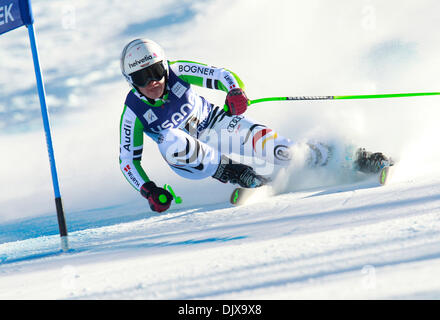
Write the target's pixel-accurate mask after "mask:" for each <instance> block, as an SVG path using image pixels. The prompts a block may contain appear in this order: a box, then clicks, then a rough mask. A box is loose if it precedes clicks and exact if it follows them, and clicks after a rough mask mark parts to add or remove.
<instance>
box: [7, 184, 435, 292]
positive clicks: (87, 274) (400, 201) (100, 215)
mask: <svg viewBox="0 0 440 320" xmlns="http://www.w3.org/2000/svg"><path fill="white" fill-rule="evenodd" d="M439 182H440V181H439V179H438V178H437V179H427V180H420V181H414V180H407V181H400V182H395V183H392V184H390V185H388V186H385V187H377V186H376V185H377V183H376V181H372V180H367V181H363V182H358V183H355V184H346V185H344V186H339V187H336V186H333V187H327V188H313V189H309V190H306V191H297V192H293V193H288V194H283V195H278V196H275V197H273V198H264V197H261V195H260V196H259V197H258V199H256V200H255V199H254V203H251V204H248V205H246V206H243V207H230V206H229V205H227V204H217V205H207V206H201V207H199V206H196V207H193V208H191V209H184V210H178V208H177V206H175V209H173V210H171V211H170V212H168V213H163V214H153V213H145V210H143V209H142V208H133V207H132V206H131V207H130V206H128V205H126V206H119V207H113V208H105V209H102V210H100V211H90V212H78V213H75V215H76V216H77V217H78V218H77V220H76V221H70V223H69V225H70V228H71V232H70V246H71V251H70V252H67V253H60V249H59V245H60V244H59V241H60V240H59V236H58V235H56V230H55V229H56V226H55V224H54V223H53V222H49V219H48V218H38V219H34V220H27V221H23V222H21V223H15V224H10V225H3V226H1V229H0V230H1V231H2V232H1V233H2V237H3V239H2V241H3V243H2V244H1V245H0V259H1V261H2V262H1V264H0V288H1V289H0V298H1V299H438V298H440V280H439V277H438V270H439V268H440V219H439V217H440V183H439ZM122 213H123V216H124V219H121V214H122ZM91 220H92V221H91ZM35 229H39V230H40V233H42V235H39V236H37V235H35V234H34V233H35ZM18 232H20V233H21V234H25V235H26V234H27V235H26V236H25V237H24V238H25V239H22V240H15V239H14V237H16V238H17V237H18V236H17V233H18ZM14 240H15V241H14Z"/></svg>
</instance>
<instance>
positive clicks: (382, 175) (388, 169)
mask: <svg viewBox="0 0 440 320" xmlns="http://www.w3.org/2000/svg"><path fill="white" fill-rule="evenodd" d="M393 169H394V165H387V166H385V167H383V168H382V169H380V171H379V184H380V185H382V186H384V185H386V184H387V183H388V182H389V180H390V177H391V175H392V173H393Z"/></svg>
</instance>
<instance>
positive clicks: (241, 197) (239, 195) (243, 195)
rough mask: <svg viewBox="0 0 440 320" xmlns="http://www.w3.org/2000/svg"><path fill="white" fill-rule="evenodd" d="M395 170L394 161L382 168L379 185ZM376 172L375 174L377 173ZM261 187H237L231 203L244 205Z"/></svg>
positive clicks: (378, 178)
mask: <svg viewBox="0 0 440 320" xmlns="http://www.w3.org/2000/svg"><path fill="white" fill-rule="evenodd" d="M393 170H394V163H393V162H392V163H391V164H389V165H388V164H387V165H386V166H384V167H383V168H382V169H380V170H379V173H378V174H377V173H376V174H377V181H378V182H379V186H385V185H386V184H387V183H389V182H390V179H391V176H392V174H393ZM376 174H374V175H376ZM258 190H259V188H251V189H247V188H241V187H238V188H235V189H234V190H233V191H232V193H231V196H230V200H229V201H230V203H231V204H232V205H233V206H242V205H244V204H245V203H246V202H247V200H249V198H250V197H251V196H252V195H253V194H255V192H257V191H258Z"/></svg>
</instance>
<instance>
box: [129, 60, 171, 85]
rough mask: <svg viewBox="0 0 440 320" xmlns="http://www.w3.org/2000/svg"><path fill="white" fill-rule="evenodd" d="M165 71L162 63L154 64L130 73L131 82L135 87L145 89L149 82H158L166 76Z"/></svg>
mask: <svg viewBox="0 0 440 320" xmlns="http://www.w3.org/2000/svg"><path fill="white" fill-rule="evenodd" d="M166 73H167V71H166V69H165V67H164V65H163V63H162V61H160V62H156V63H155V64H152V65H151V66H149V67H147V68H144V69H141V70H138V71H136V72H133V73H130V74H129V76H130V77H131V81H132V82H133V84H134V85H135V86H137V87H145V86H146V85H147V84H148V83H150V81H159V80H160V79H162V78H163V77H164V76H165V75H166Z"/></svg>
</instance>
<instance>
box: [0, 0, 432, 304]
mask: <svg viewBox="0 0 440 320" xmlns="http://www.w3.org/2000/svg"><path fill="white" fill-rule="evenodd" d="M403 4H404V5H403ZM32 5H33V8H34V14H35V20H36V31H37V35H38V41H39V48H40V58H41V63H42V69H43V72H44V76H45V81H46V89H47V95H48V97H49V99H48V105H49V112H50V115H51V124H52V133H53V140H54V149H55V158H56V161H57V167H58V171H59V178H60V187H61V193H62V196H63V202H64V206H65V212H66V219H67V226H68V230H69V247H70V250H69V251H68V252H62V251H61V250H60V237H59V235H58V226H57V221H56V214H55V210H54V203H53V191H52V186H51V180H50V170H49V165H48V160H47V152H46V149H45V142H44V133H43V131H42V125H41V118H40V115H39V114H38V111H39V106H38V101H37V99H36V97H35V88H34V82H33V79H34V75H33V69H32V64H31V59H30V53H29V50H28V41H27V39H26V37H27V35H26V30H24V28H22V29H17V30H15V31H13V32H11V33H8V34H5V35H2V37H1V38H0V43H1V45H0V57H1V59H0V71H1V72H2V74H1V76H0V97H1V101H2V102H1V105H0V130H1V131H0V145H1V146H2V149H3V150H4V151H5V152H4V154H5V156H3V157H2V159H0V161H1V163H0V176H1V177H2V179H1V180H2V182H1V183H0V186H1V193H0V299H153V300H159V299H161V300H162V299H163V300H165V299H209V300H211V299H439V298H440V280H439V279H440V277H439V276H438V275H439V271H438V270H440V249H439V248H440V243H439V242H440V232H439V231H440V170H439V169H438V161H439V160H440V150H438V148H436V146H437V144H438V143H437V137H438V135H439V129H438V124H437V119H438V117H439V115H440V114H439V111H438V98H436V97H418V98H408V99H383V100H382V99H381V100H380V101H378V100H369V101H338V102H336V101H331V102H322V101H316V102H304V103H302V102H301V103H299V102H282V103H265V104H263V103H262V104H259V105H255V106H252V107H251V108H249V110H248V113H247V114H248V115H249V116H250V117H251V118H255V119H259V120H261V121H263V119H264V122H265V123H266V124H267V125H269V126H271V127H272V128H274V129H276V130H277V132H279V133H280V134H282V135H286V136H289V137H291V138H292V139H297V140H303V139H305V138H313V139H317V140H320V139H323V138H326V140H331V141H333V142H336V143H337V144H343V143H345V142H346V141H347V140H349V141H350V142H353V141H354V142H355V143H356V144H359V145H362V146H364V147H366V148H367V149H369V150H374V151H376V150H377V151H383V152H385V153H387V154H389V155H391V156H393V157H395V158H396V159H398V160H399V162H398V165H397V166H396V170H395V173H394V174H393V177H392V180H391V182H390V184H388V185H387V186H384V187H378V186H377V182H376V181H375V179H367V180H356V181H354V180H352V181H350V180H349V181H347V180H343V179H342V178H340V177H338V175H337V173H336V171H334V168H333V169H332V170H330V171H329V172H326V171H325V170H319V171H316V172H314V173H313V172H303V171H302V170H298V169H297V168H294V170H292V171H291V172H290V173H289V177H290V180H289V181H288V182H287V183H286V184H285V185H284V186H283V187H284V188H285V189H286V190H285V193H283V194H279V195H275V196H269V195H267V194H265V193H264V192H263V191H261V192H259V193H256V196H255V197H254V198H253V199H252V201H250V202H249V204H247V205H245V206H242V207H232V206H231V205H229V203H228V198H229V193H230V192H231V190H232V186H227V185H223V184H219V183H218V182H216V181H214V180H213V179H207V180H203V181H190V182H189V181H188V180H184V179H182V178H180V177H177V176H176V175H175V174H173V173H172V172H171V170H170V169H169V168H168V167H167V166H166V164H164V162H163V160H162V159H161V158H160V156H159V154H158V152H155V151H156V146H155V145H154V144H153V143H152V142H150V141H148V140H147V139H145V146H144V149H145V150H151V152H150V153H149V157H148V163H144V162H143V164H144V165H145V166H146V169H147V172H148V173H149V175H151V176H152V177H154V180H155V181H157V182H158V183H159V184H164V183H169V184H170V185H172V186H173V189H174V190H175V191H176V193H177V195H179V196H181V197H182V198H183V203H182V204H180V205H176V204H175V205H173V206H172V208H171V209H170V210H169V211H167V212H165V213H161V214H157V213H153V212H151V211H150V210H149V209H148V208H147V204H146V202H145V201H144V200H143V199H142V198H141V197H140V196H139V195H138V194H137V193H136V192H134V191H133V189H132V188H131V187H130V186H129V185H128V184H127V182H126V181H125V180H124V178H123V177H122V175H121V173H120V172H119V167H118V163H117V157H118V143H117V142H118V134H119V133H118V126H119V116H120V113H121V111H122V103H123V101H124V97H125V94H126V92H127V89H128V86H127V84H126V83H125V82H124V79H122V77H121V76H120V75H119V65H118V63H119V61H118V57H119V53H120V51H121V48H122V47H123V46H124V45H125V43H127V42H128V41H129V40H131V39H132V38H134V37H137V36H145V37H151V38H153V39H154V40H156V41H157V42H159V43H161V44H162V45H163V46H164V48H165V51H166V52H167V54H168V55H169V58H170V59H172V60H174V59H188V60H194V61H201V62H205V63H210V64H213V65H216V66H225V67H227V68H229V69H231V70H233V71H234V72H236V73H237V74H239V75H240V77H241V78H242V79H243V80H244V82H245V83H246V86H247V93H248V96H249V97H250V98H251V99H255V98H260V97H264V96H278V95H289V96H292V95H327V94H334V95H345V94H347V95H348V94H363V93H365V94H370V93H389V92H396V93H398V92H417V91H426V92H428V91H438V84H439V83H438V74H439V71H440V70H439V66H440V64H438V56H439V53H440V50H439V49H440V48H439V47H438V41H437V39H436V34H435V32H429V30H438V26H437V24H438V17H437V14H436V12H438V10H435V8H438V6H439V4H438V2H436V1H431V0H425V1H418V2H417V3H415V2H410V1H404V2H402V1H394V0H393V1H387V2H386V3H383V1H364V2H362V3H361V2H357V3H356V4H354V3H352V1H348V0H344V1H340V3H338V5H335V4H330V3H327V2H326V1H320V0H317V1H308V2H307V4H305V3H301V4H298V3H294V2H286V1H271V3H270V5H269V4H267V3H266V2H265V1H250V0H243V1H235V2H234V4H226V3H225V2H223V1H175V0H169V1H161V2H160V3H159V2H158V3H156V4H150V3H149V4H148V5H147V4H145V5H144V6H145V7H144V10H141V9H139V10H135V11H133V10H132V8H133V7H134V6H136V8H139V6H141V5H140V4H139V3H138V2H137V1H134V0H133V1H129V0H127V1H124V3H122V2H114V1H107V2H106V1H102V2H99V3H98V2H96V3H93V5H92V4H90V2H88V1H85V0H84V1H75V4H74V5H72V3H71V2H69V1H58V2H57V4H56V5H55V4H52V3H50V2H48V1H42V0H40V1H33V2H32ZM102 12H105V14H101V13H102ZM243 12H247V13H248V14H247V17H248V19H247V20H246V21H245V22H243V19H242V13H243ZM300 12H301V14H299V13H300ZM292 15H293V16H292ZM409 17H410V19H411V23H408V21H409ZM161 18H166V19H161ZM261 21H265V22H269V23H261ZM232 22H234V23H232ZM90 25H93V26H94V28H90V27H89V26H90ZM144 29H145V32H143V30H144ZM237 30H240V35H242V34H245V35H247V36H246V37H242V36H237V38H235V37H234V35H235V34H236V32H237ZM176 34H177V35H179V36H178V37H176V36H175V35H176ZM268 60H270V61H269V62H268ZM286 61H288V63H286ZM267 65H270V66H271V67H270V68H265V66H267ZM262 69H263V70H262ZM280 70H286V72H282V73H281V74H280ZM292 73H294V74H292ZM262 74H264V77H263V76H262ZM4 75H7V76H6V77H5V76H4ZM275 79H276V80H278V81H277V82H276V85H274V84H275V81H274V80H275ZM268 80H269V84H268ZM197 90H199V88H197ZM17 91H18V92H20V93H21V95H17V94H16V92H17ZM199 91H200V92H201V93H202V95H204V96H205V97H206V98H208V99H210V100H211V101H213V102H215V103H218V104H220V103H222V101H223V99H224V95H221V94H220V95H218V94H216V93H213V92H211V91H208V90H203V89H200V90H199Z"/></svg>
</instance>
